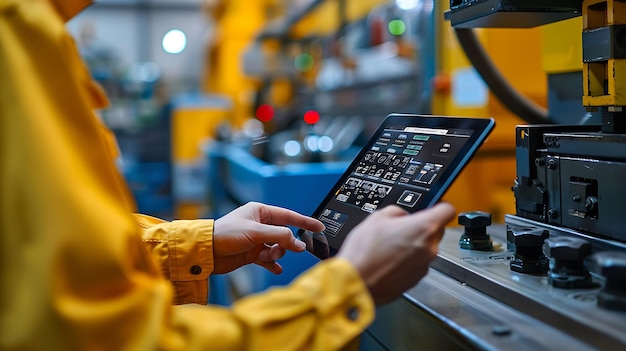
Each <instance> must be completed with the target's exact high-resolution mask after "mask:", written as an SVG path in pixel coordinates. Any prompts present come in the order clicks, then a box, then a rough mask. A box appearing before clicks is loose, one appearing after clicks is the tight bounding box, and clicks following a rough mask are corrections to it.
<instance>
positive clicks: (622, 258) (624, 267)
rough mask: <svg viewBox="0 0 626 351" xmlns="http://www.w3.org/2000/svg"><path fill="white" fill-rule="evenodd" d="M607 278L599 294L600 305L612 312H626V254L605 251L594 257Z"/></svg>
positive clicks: (602, 273)
mask: <svg viewBox="0 0 626 351" xmlns="http://www.w3.org/2000/svg"><path fill="white" fill-rule="evenodd" d="M592 257H593V260H594V263H595V264H596V265H597V267H598V268H599V270H600V274H601V275H602V276H603V277H604V278H605V281H604V286H603V287H602V290H600V292H599V293H598V305H599V306H601V307H604V308H607V309H611V310H620V311H625V310H626V254H625V253H624V252H621V251H604V252H600V253H597V254H595V255H593V256H592Z"/></svg>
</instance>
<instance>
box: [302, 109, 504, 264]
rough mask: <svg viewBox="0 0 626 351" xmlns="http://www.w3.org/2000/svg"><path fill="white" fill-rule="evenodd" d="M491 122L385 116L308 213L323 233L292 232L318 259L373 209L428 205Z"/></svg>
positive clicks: (484, 135) (338, 244)
mask: <svg viewBox="0 0 626 351" xmlns="http://www.w3.org/2000/svg"><path fill="white" fill-rule="evenodd" d="M494 125H495V123H494V120H493V119H490V118H485V119H482V118H458V117H441V116H429V115H408V114H391V115H389V116H387V118H385V120H384V121H383V122H382V123H381V125H380V126H379V127H378V129H377V130H376V132H375V133H374V135H373V136H372V138H371V139H370V140H369V141H368V142H367V144H366V145H365V146H364V147H363V149H362V150H361V152H360V153H359V154H358V155H357V157H356V158H355V159H354V161H353V162H352V163H351V164H350V166H349V167H348V169H347V170H346V172H345V173H344V174H343V175H342V177H341V178H340V179H339V181H338V182H337V184H336V185H335V186H334V187H333V188H332V190H331V192H330V193H329V194H328V195H327V196H326V198H325V199H324V200H323V201H322V203H321V204H320V205H319V207H318V208H317V209H316V210H315V212H314V213H313V217H314V218H317V219H319V220H320V221H322V222H323V223H324V225H325V226H326V229H325V230H324V232H322V233H311V232H308V231H304V230H300V231H299V232H298V236H299V237H300V238H301V239H302V240H303V241H304V242H305V243H307V250H308V251H309V252H311V253H313V254H314V255H315V256H317V257H318V258H320V259H324V258H328V257H331V256H334V255H336V254H337V252H338V251H339V248H340V247H341V246H342V244H343V242H344V240H345V239H346V236H347V234H348V233H349V232H350V231H351V230H352V229H353V228H355V227H356V226H357V225H359V224H360V223H361V222H363V221H364V220H365V219H366V218H367V217H368V216H369V215H370V214H371V213H373V212H375V211H376V210H377V209H381V208H383V207H386V206H387V205H392V204H393V205H395V206H397V207H399V208H401V209H403V210H405V211H404V212H405V213H406V212H409V213H413V212H417V211H418V210H421V209H425V208H428V207H431V206H433V205H434V204H435V203H436V202H437V201H439V199H441V197H442V196H443V194H444V193H445V191H446V190H447V189H448V188H449V186H450V184H451V183H452V181H453V180H454V179H455V178H456V176H457V175H458V174H459V173H460V172H461V170H462V169H463V167H464V166H465V165H466V164H467V163H468V161H469V160H470V159H471V157H472V156H473V155H474V154H475V152H476V151H477V149H478V147H479V146H480V145H481V144H482V143H483V142H484V140H485V139H486V138H487V136H488V135H489V133H490V132H491V130H492V129H493V127H494ZM393 211H396V210H393ZM444 217H445V216H444ZM380 235H382V236H385V235H386V234H385V233H381V234H380Z"/></svg>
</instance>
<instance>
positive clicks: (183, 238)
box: [135, 214, 213, 305]
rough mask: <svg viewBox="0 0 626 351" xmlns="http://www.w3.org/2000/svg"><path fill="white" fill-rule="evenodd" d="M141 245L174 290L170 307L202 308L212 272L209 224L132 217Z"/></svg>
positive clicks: (140, 216) (211, 229)
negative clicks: (151, 256) (148, 251)
mask: <svg viewBox="0 0 626 351" xmlns="http://www.w3.org/2000/svg"><path fill="white" fill-rule="evenodd" d="M135 221H136V222H137V224H138V225H139V227H140V228H141V230H142V238H143V242H144V243H145V245H146V246H147V247H148V249H149V250H150V251H151V252H152V253H153V255H154V258H155V260H156V261H157V263H158V265H159V267H160V270H161V273H162V274H163V276H164V277H165V278H167V279H168V280H170V282H171V283H172V286H173V287H174V303H175V304H177V305H180V304H187V303H196V304H202V305H206V303H207V300H208V284H209V283H208V277H209V275H210V274H211V273H212V272H213V220H194V221H186V220H178V221H172V222H166V221H163V220H160V219H158V218H154V217H150V216H146V215H140V214H135Z"/></svg>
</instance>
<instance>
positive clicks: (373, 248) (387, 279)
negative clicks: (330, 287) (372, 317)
mask: <svg viewBox="0 0 626 351" xmlns="http://www.w3.org/2000/svg"><path fill="white" fill-rule="evenodd" d="M454 215H455V211H454V208H453V207H452V206H451V205H450V204H447V203H441V204H438V205H435V206H434V207H432V208H429V209H425V210H422V211H419V212H416V213H414V214H409V213H407V212H406V211H404V210H403V209H401V208H400V207H398V206H395V205H392V206H387V207H385V208H383V209H381V210H379V211H377V212H374V213H373V214H371V215H370V216H368V217H367V218H366V219H365V220H364V221H363V222H361V224H359V225H358V226H356V227H355V228H354V229H353V230H352V231H351V232H350V234H348V236H347V238H346V240H345V241H344V243H343V245H342V247H341V249H340V250H339V252H338V253H337V256H338V257H342V258H344V259H346V260H348V261H350V262H351V263H352V264H353V265H354V267H355V268H356V269H357V271H358V272H359V273H360V274H361V277H362V278H363V280H364V282H365V284H366V285H367V287H368V288H369V290H370V293H371V295H372V297H373V299H374V302H375V303H376V304H377V305H381V304H385V303H387V302H390V301H391V300H393V299H395V298H397V297H398V296H400V294H402V293H403V292H405V291H406V290H408V289H409V288H411V287H412V286H414V285H415V284H417V282H419V280H420V279H422V277H424V276H425V275H426V273H427V272H428V264H429V263H430V262H431V261H432V260H433V259H434V258H435V257H436V255H437V252H438V251H439V250H438V244H439V241H440V240H441V237H442V236H443V232H444V227H445V225H446V224H447V223H448V222H450V221H451V220H452V219H453V218H454Z"/></svg>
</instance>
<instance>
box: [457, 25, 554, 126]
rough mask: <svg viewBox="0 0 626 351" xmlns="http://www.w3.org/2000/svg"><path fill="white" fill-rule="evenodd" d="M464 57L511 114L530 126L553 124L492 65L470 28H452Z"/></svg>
mask: <svg viewBox="0 0 626 351" xmlns="http://www.w3.org/2000/svg"><path fill="white" fill-rule="evenodd" d="M454 32H455V33H456V36H457V38H458V40H459V44H460V45H461V48H462V49H463V51H464V52H465V55H466V56H467V58H468V59H469V61H470V62H471V64H472V65H473V66H474V68H476V71H477V72H478V74H480V76H481V77H482V78H483V80H484V81H485V83H486V84H487V86H488V87H489V89H490V90H491V92H492V93H493V94H494V95H495V96H496V97H497V98H498V100H500V102H502V104H504V106H506V107H507V108H508V109H509V110H511V112H513V113H514V114H516V115H518V116H519V117H520V118H522V119H523V120H524V121H526V122H528V123H530V124H545V123H554V121H552V120H551V119H550V117H549V115H548V111H547V110H546V109H544V108H543V107H541V106H539V105H537V104H536V103H534V102H533V101H531V100H529V99H528V98H526V97H525V96H523V95H522V94H520V93H519V92H518V91H517V90H516V89H515V88H514V87H513V86H511V84H509V82H508V81H507V80H506V79H505V78H504V76H502V74H501V73H500V71H498V69H497V68H496V66H495V65H494V64H493V62H492V61H491V59H490V58H489V56H488V55H487V53H486V52H485V50H484V48H483V47H482V45H481V43H480V41H479V40H478V37H477V36H476V33H475V32H474V30H473V29H471V28H454Z"/></svg>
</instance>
